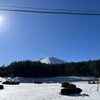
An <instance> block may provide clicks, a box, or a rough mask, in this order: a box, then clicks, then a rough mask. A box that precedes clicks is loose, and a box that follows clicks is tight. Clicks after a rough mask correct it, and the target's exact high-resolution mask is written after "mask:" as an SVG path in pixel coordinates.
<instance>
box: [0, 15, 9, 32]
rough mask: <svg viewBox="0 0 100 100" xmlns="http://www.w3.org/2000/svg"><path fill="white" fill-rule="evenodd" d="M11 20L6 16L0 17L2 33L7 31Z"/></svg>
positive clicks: (0, 30)
mask: <svg viewBox="0 0 100 100" xmlns="http://www.w3.org/2000/svg"><path fill="white" fill-rule="evenodd" d="M8 27H9V20H8V19H7V18H6V17H5V16H0V33H3V32H5V31H7V29H8Z"/></svg>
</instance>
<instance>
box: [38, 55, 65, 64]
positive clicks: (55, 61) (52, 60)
mask: <svg viewBox="0 0 100 100" xmlns="http://www.w3.org/2000/svg"><path fill="white" fill-rule="evenodd" d="M39 61H40V62H41V63H46V64H63V63H66V62H65V61H63V60H60V59H58V58H55V57H48V58H42V59H40V60H39Z"/></svg>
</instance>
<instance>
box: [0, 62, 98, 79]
mask: <svg viewBox="0 0 100 100" xmlns="http://www.w3.org/2000/svg"><path fill="white" fill-rule="evenodd" d="M0 76H1V77H4V76H18V77H55V76H95V77H99V76H100V60H93V61H91V60H90V61H82V62H67V63H65V64H44V63H41V62H38V61H37V62H36V61H31V60H26V61H14V62H12V63H11V64H9V65H6V66H5V65H2V66H1V67H0Z"/></svg>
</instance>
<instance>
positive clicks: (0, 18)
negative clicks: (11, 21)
mask: <svg viewBox="0 0 100 100" xmlns="http://www.w3.org/2000/svg"><path fill="white" fill-rule="evenodd" d="M1 24H3V17H2V16H0V25H1Z"/></svg>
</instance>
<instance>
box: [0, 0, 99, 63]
mask: <svg viewBox="0 0 100 100" xmlns="http://www.w3.org/2000/svg"><path fill="white" fill-rule="evenodd" d="M1 6H25V7H35V8H51V9H66V10H82V11H100V1H97V0H0V8H1ZM0 17H2V19H3V20H2V21H1V22H0V65H3V64H5V65H6V64H9V63H11V62H12V61H19V60H38V59H40V58H44V57H48V56H54V57H57V58H59V59H62V60H65V61H86V60H94V59H100V45H99V43H100V16H83V15H55V14H39V13H25V12H24V13H23V12H7V11H1V10H0Z"/></svg>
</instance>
